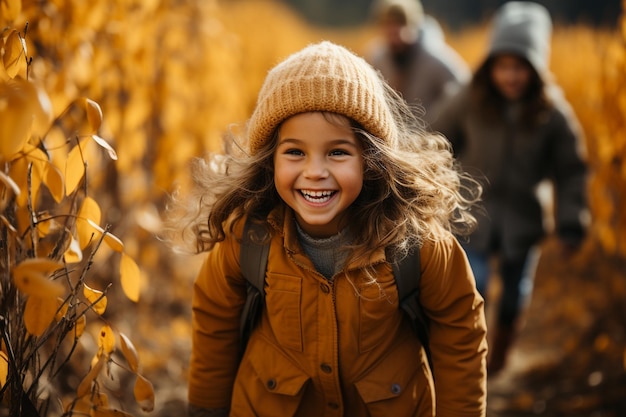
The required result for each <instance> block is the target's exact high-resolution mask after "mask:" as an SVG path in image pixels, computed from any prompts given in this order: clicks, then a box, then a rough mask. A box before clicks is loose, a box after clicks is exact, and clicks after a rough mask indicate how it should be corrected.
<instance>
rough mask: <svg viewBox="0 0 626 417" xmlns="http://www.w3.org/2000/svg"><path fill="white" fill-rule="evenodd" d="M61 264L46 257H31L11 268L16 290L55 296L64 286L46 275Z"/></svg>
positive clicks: (32, 294)
mask: <svg viewBox="0 0 626 417" xmlns="http://www.w3.org/2000/svg"><path fill="white" fill-rule="evenodd" d="M61 267H62V265H61V264H59V263H58V262H55V261H53V260H51V259H48V258H31V259H27V260H25V261H23V262H22V263H20V264H19V265H17V266H15V267H14V268H13V271H12V273H13V281H14V282H15V286H16V287H17V289H18V290H20V291H21V292H23V293H24V294H27V295H31V296H35V297H42V298H53V299H54V298H56V297H60V296H61V295H63V293H64V287H63V285H62V284H60V283H59V282H57V281H51V280H50V279H49V278H48V277H49V276H50V275H51V273H52V272H54V271H56V270H57V269H59V268H61Z"/></svg>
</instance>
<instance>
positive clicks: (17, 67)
mask: <svg viewBox="0 0 626 417" xmlns="http://www.w3.org/2000/svg"><path fill="white" fill-rule="evenodd" d="M2 61H3V64H4V68H5V69H6V71H7V74H9V77H11V78H14V77H15V76H16V75H17V74H18V73H19V72H20V71H21V70H24V71H25V70H26V43H25V42H24V39H22V36H21V35H20V34H19V33H18V32H17V30H15V29H13V30H12V31H11V33H10V34H9V36H8V37H7V39H6V41H5V43H4V55H3V57H2Z"/></svg>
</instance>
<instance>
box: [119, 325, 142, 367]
mask: <svg viewBox="0 0 626 417" xmlns="http://www.w3.org/2000/svg"><path fill="white" fill-rule="evenodd" d="M120 341H121V342H122V343H121V345H122V353H123V354H124V357H125V358H126V362H128V365H129V366H130V369H131V370H132V371H133V372H135V373H137V372H139V355H138V354H137V349H135V346H134V345H133V343H132V342H131V341H130V339H129V338H128V337H126V335H125V334H123V333H120Z"/></svg>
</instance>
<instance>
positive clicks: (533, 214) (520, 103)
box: [432, 1, 587, 375]
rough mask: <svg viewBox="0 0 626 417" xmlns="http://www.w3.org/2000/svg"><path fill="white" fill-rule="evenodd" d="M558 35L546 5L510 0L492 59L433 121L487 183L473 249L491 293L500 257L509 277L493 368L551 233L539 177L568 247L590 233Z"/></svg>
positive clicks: (583, 170)
mask: <svg viewBox="0 0 626 417" xmlns="http://www.w3.org/2000/svg"><path fill="white" fill-rule="evenodd" d="M551 36H552V21H551V18H550V15H549V12H548V11H547V10H546V9H545V8H544V7H543V6H541V5H539V4H536V3H532V2H518V1H511V2H508V3H505V4H504V5H503V6H501V7H500V9H498V11H497V12H496V14H495V16H494V19H493V26H492V31H491V38H490V43H489V47H488V50H487V54H486V57H485V58H484V61H483V62H482V64H481V65H479V66H478V68H477V69H476V71H475V73H474V75H473V77H472V79H471V81H470V82H469V83H468V84H467V86H465V87H464V88H462V89H461V91H460V92H458V93H457V94H456V95H453V96H452V97H450V98H449V99H447V100H446V101H445V102H444V103H443V104H442V106H441V108H440V109H438V119H437V120H436V121H435V122H434V123H433V124H432V128H433V129H434V130H437V131H439V132H441V133H443V134H444V135H445V136H446V137H447V138H448V139H449V140H450V142H451V144H452V147H453V150H454V152H455V155H456V156H457V158H458V160H459V161H460V163H461V165H462V166H463V168H464V169H465V170H466V171H468V172H469V173H471V174H473V175H474V176H475V177H476V178H477V179H479V180H482V182H483V186H484V194H483V209H484V210H483V212H482V213H477V217H478V222H479V224H478V228H477V230H476V231H475V232H474V233H473V234H472V235H471V236H470V238H469V240H468V241H467V242H466V243H465V249H466V252H467V255H468V258H469V260H470V263H471V265H472V269H473V270H474V275H475V277H476V281H477V286H478V288H479V290H480V291H481V292H482V294H483V296H485V297H486V295H487V294H486V292H487V283H488V278H489V276H490V275H491V272H492V271H491V270H490V267H491V266H492V265H498V273H499V274H500V277H501V278H502V284H503V286H502V292H501V297H500V302H499V305H498V306H497V310H498V313H497V315H496V323H495V329H493V331H491V329H490V333H491V336H490V340H491V346H490V353H489V358H488V363H487V369H488V372H489V374H491V375H493V374H495V373H497V372H498V371H500V370H501V369H502V368H503V367H504V365H505V362H506V357H507V351H508V350H509V347H510V345H511V343H512V340H513V338H514V336H515V333H516V330H517V326H518V325H519V323H518V322H519V320H518V317H519V315H520V311H521V308H522V307H523V305H524V303H525V302H526V301H528V295H529V293H530V292H531V291H530V288H531V284H532V279H533V275H534V264H533V261H534V260H536V255H537V254H538V251H536V250H535V249H537V247H538V245H537V244H538V243H539V242H540V239H541V238H542V237H544V236H545V234H546V233H547V232H548V228H547V227H546V225H547V224H548V223H547V222H545V218H544V212H546V211H545V210H543V209H542V205H541V201H540V199H539V198H538V195H537V188H538V186H539V185H540V184H543V183H545V182H546V181H548V183H550V184H552V188H551V189H552V190H553V191H554V192H553V195H554V199H555V204H554V209H553V215H554V216H553V217H554V219H553V223H554V232H555V233H556V235H557V236H558V237H559V238H560V242H561V243H562V248H563V249H564V250H563V254H564V256H565V255H571V254H572V253H573V251H575V250H576V248H577V247H578V246H579V245H580V244H581V242H582V241H583V239H584V237H585V234H586V221H585V219H586V216H587V206H586V195H585V194H586V179H587V166H586V162H585V146H584V138H583V133H582V130H581V127H580V125H579V122H578V120H577V118H576V116H575V114H574V112H573V110H572V108H571V107H570V105H569V104H568V102H567V101H566V99H565V97H564V95H563V93H562V91H561V90H560V88H559V87H558V86H557V85H556V84H555V82H554V80H553V77H552V75H551V73H550V70H549V56H550V43H551ZM494 257H495V260H497V262H496V263H493V262H492V261H494ZM486 298H487V297H486Z"/></svg>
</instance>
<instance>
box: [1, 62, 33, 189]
mask: <svg viewBox="0 0 626 417" xmlns="http://www.w3.org/2000/svg"><path fill="white" fill-rule="evenodd" d="M5 57H6V53H5ZM0 97H1V100H0V104H1V105H0V120H2V123H0V138H2V140H0V155H4V157H5V158H6V159H11V158H12V157H13V156H14V155H15V154H16V153H17V152H19V151H20V150H22V148H23V147H24V145H25V143H26V140H27V139H28V137H29V135H30V129H31V127H32V124H33V118H34V116H35V114H36V113H37V106H38V105H39V102H38V98H37V91H36V89H35V87H34V86H33V85H32V84H31V83H29V82H28V81H26V80H23V79H21V78H16V79H13V80H8V81H6V82H0ZM14 178H15V177H14ZM18 183H19V181H18Z"/></svg>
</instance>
